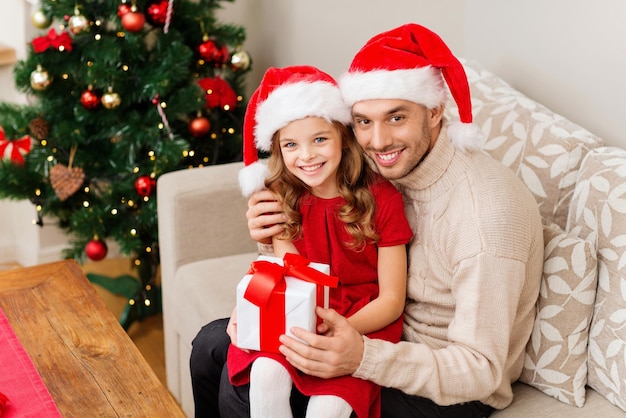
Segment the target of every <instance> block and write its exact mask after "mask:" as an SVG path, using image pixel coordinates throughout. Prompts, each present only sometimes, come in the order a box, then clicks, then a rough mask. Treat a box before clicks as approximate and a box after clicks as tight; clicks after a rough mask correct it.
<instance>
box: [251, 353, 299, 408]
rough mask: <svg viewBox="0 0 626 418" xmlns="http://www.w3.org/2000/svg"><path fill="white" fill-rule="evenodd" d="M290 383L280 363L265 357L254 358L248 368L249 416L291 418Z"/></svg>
mask: <svg viewBox="0 0 626 418" xmlns="http://www.w3.org/2000/svg"><path fill="white" fill-rule="evenodd" d="M292 385H293V382H292V381H291V376H289V373H288V372H287V370H285V368H284V367H283V366H282V365H281V364H280V363H278V362H277V361H275V360H272V359H270V358H266V357H260V358H258V359H256V360H255V361H254V363H252V369H251V370H250V417H251V418H262V417H268V418H292V414H291V405H290V404H289V397H290V396H291V387H292Z"/></svg>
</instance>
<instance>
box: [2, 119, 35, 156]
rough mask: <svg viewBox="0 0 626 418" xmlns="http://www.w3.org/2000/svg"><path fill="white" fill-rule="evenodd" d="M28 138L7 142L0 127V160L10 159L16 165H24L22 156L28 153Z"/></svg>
mask: <svg viewBox="0 0 626 418" xmlns="http://www.w3.org/2000/svg"><path fill="white" fill-rule="evenodd" d="M30 147H31V140H30V136H28V135H24V136H23V137H21V138H20V139H16V140H13V141H11V140H9V139H6V136H5V135H4V130H3V129H2V127H0V158H3V157H4V158H10V159H11V161H13V162H14V163H16V164H24V155H26V154H28V153H29V152H30Z"/></svg>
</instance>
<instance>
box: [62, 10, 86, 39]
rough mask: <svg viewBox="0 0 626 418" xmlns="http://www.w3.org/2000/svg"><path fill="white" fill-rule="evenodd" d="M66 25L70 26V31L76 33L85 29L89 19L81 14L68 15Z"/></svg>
mask: <svg viewBox="0 0 626 418" xmlns="http://www.w3.org/2000/svg"><path fill="white" fill-rule="evenodd" d="M67 25H68V26H69V28H70V31H71V32H72V33H73V34H74V35H77V34H79V33H80V32H82V31H84V30H85V29H87V27H88V26H89V21H88V20H87V18H86V17H85V16H83V15H80V14H76V15H74V16H72V17H70V20H69V22H67Z"/></svg>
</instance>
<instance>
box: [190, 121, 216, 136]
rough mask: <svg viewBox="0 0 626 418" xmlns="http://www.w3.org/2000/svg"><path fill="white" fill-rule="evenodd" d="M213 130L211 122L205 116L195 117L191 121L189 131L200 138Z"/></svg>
mask: <svg viewBox="0 0 626 418" xmlns="http://www.w3.org/2000/svg"><path fill="white" fill-rule="evenodd" d="M210 131H211V122H210V121H209V120H208V119H207V118H205V117H204V116H200V117H197V118H194V119H192V120H191V122H189V133H190V134H191V135H193V136H195V137H196V138H200V137H201V136H204V135H206V134H208V133H209V132H210Z"/></svg>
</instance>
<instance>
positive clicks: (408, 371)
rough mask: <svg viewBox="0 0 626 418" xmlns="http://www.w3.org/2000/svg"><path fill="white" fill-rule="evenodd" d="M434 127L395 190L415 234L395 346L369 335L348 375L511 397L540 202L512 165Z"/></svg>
mask: <svg viewBox="0 0 626 418" xmlns="http://www.w3.org/2000/svg"><path fill="white" fill-rule="evenodd" d="M445 131H446V129H445V127H444V129H442V130H441V132H442V134H441V135H440V136H439V138H438V140H437V143H436V144H435V147H434V148H433V150H432V151H431V152H430V154H429V155H428V156H427V157H426V159H425V160H424V161H422V162H421V163H420V165H419V166H418V167H417V168H416V169H415V170H414V171H413V172H412V173H411V174H409V175H408V176H407V177H405V178H403V179H402V180H400V181H398V182H397V184H396V186H397V187H398V188H399V189H400V191H401V192H402V193H403V195H404V198H405V209H406V213H407V217H408V219H409V222H410V224H411V228H412V229H413V232H414V234H415V235H414V239H413V241H412V243H411V244H410V245H411V246H410V251H409V254H410V255H409V283H408V289H407V298H408V300H407V305H406V309H405V324H404V337H403V340H404V341H402V342H400V343H398V344H392V343H389V342H387V341H380V340H371V339H368V338H366V337H364V339H365V351H364V356H363V359H362V361H361V364H360V366H359V368H358V370H357V371H356V372H355V373H354V376H356V377H359V378H363V379H368V380H372V381H374V382H376V383H378V384H380V385H382V386H387V387H393V388H397V389H400V390H402V391H403V392H405V393H409V394H415V395H419V396H423V397H426V398H430V399H432V400H433V401H435V402H436V403H438V404H440V405H450V404H455V403H461V402H467V401H473V400H480V401H481V402H483V403H485V404H488V405H491V406H493V407H495V408H497V409H502V408H504V407H506V406H507V405H509V404H510V403H511V401H512V399H513V394H512V391H511V383H512V382H514V381H515V380H516V379H517V378H518V377H519V375H520V373H521V369H522V364H523V360H524V349H525V346H526V343H527V341H528V339H529V336H530V332H531V329H532V326H533V320H534V315H535V310H534V307H535V302H536V300H537V295H538V292H539V283H540V278H541V272H542V266H543V235H542V226H541V218H540V215H539V210H538V207H537V203H536V201H535V199H534V198H533V196H532V195H531V194H530V192H529V191H528V190H527V189H526V187H525V186H524V185H523V184H522V183H521V182H520V181H519V180H518V178H517V177H516V176H515V174H514V173H513V172H512V171H511V170H510V169H509V168H506V167H504V166H503V165H501V164H500V163H498V162H496V161H495V160H493V159H492V158H490V157H488V156H486V155H484V154H483V153H481V152H478V151H477V152H474V153H469V154H464V153H461V152H460V151H458V150H457V149H455V148H454V146H453V145H452V144H451V142H450V141H449V140H448V138H447V137H446V135H445Z"/></svg>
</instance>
